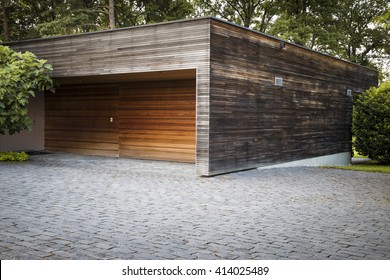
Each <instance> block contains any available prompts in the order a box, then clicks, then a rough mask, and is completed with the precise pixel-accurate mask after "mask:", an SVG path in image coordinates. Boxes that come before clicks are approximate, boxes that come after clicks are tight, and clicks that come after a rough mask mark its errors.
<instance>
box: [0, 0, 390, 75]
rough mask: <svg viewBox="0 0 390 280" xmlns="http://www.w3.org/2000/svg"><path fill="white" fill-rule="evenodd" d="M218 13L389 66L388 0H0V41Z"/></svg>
mask: <svg viewBox="0 0 390 280" xmlns="http://www.w3.org/2000/svg"><path fill="white" fill-rule="evenodd" d="M199 16H215V17H219V18H222V19H226V20H228V21H231V22H234V23H237V24H240V25H244V26H246V27H250V28H253V29H255V30H258V31H261V32H265V33H268V34H270V35H274V36H277V37H280V38H283V39H285V40H287V41H290V42H293V43H296V44H299V45H303V46H306V47H309V48H312V49H315V50H317V51H321V52H325V53H328V54H330V55H333V56H337V57H340V58H343V59H346V60H349V61H352V62H355V63H358V64H361V65H365V66H369V67H372V68H376V69H379V70H380V71H381V79H382V80H383V79H389V71H390V66H389V64H390V62H389V61H390V1H389V0H214V1H206V0H143V1H142V0H34V1H31V0H0V40H1V41H4V42H6V41H15V40H24V39H31V38H40V37H47V36H56V35H64V34H75V33H83V32H90V31H98V30H104V29H112V28H120V27H127V26H134V25H141V24H147V23H156V22H163V21H170V20H177V19H185V18H192V17H199Z"/></svg>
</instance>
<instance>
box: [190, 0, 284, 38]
mask: <svg viewBox="0 0 390 280" xmlns="http://www.w3.org/2000/svg"><path fill="white" fill-rule="evenodd" d="M194 2H195V4H196V5H197V7H198V9H199V12H200V14H202V15H210V16H216V17H221V18H223V19H226V20H228V21H231V22H234V23H237V24H240V25H243V26H245V27H252V28H257V29H258V30H259V31H261V32H265V31H266V30H267V29H268V27H269V24H270V22H271V19H272V17H273V16H274V15H275V13H276V11H277V10H276V9H275V7H276V2H277V1H275V0H215V1H207V0H195V1H194Z"/></svg>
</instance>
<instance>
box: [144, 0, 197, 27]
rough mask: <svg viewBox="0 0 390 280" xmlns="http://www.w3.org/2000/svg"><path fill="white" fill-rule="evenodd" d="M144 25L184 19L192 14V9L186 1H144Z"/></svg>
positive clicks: (190, 4)
mask: <svg viewBox="0 0 390 280" xmlns="http://www.w3.org/2000/svg"><path fill="white" fill-rule="evenodd" d="M142 2H143V3H144V5H145V23H155V22H163V21H170V20H178V19H185V18H188V17H189V16H191V15H192V14H193V13H194V7H193V5H192V3H191V2H190V1H188V0H146V1H142Z"/></svg>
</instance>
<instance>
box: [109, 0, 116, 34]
mask: <svg viewBox="0 0 390 280" xmlns="http://www.w3.org/2000/svg"><path fill="white" fill-rule="evenodd" d="M108 18H109V27H110V29H114V28H115V4H114V0H109V1H108Z"/></svg>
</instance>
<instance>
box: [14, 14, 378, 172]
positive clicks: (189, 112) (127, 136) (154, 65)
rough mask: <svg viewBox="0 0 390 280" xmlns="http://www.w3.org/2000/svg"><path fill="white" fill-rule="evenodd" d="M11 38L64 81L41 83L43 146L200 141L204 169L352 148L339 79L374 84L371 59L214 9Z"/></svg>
mask: <svg viewBox="0 0 390 280" xmlns="http://www.w3.org/2000/svg"><path fill="white" fill-rule="evenodd" d="M10 45H11V47H13V48H14V49H16V50H21V51H23V50H29V51H32V52H34V53H36V54H37V55H38V57H40V58H44V59H47V60H48V62H49V63H51V64H52V65H53V67H54V72H53V77H54V78H56V79H58V81H59V82H60V83H61V84H62V85H64V88H67V90H66V94H65V92H61V89H59V93H58V94H57V93H56V94H55V95H53V96H56V97H52V96H50V95H47V96H48V98H47V99H48V103H47V104H46V110H47V118H46V126H47V127H46V146H47V148H53V149H63V150H66V151H72V152H80V153H85V154H88V153H89V154H96V153H97V154H99V153H101V154H105V155H111V156H119V155H121V156H132V157H133V156H134V157H143V158H154V159H156V158H157V159H158V158H161V159H168V160H184V161H191V162H193V161H194V149H196V157H195V160H196V170H197V174H198V175H204V176H210V175H216V174H221V173H225V172H231V171H237V170H243V169H248V168H253V167H259V166H263V165H269V164H276V163H281V162H286V161H293V160H299V159H304V158H310V157H316V156H322V155H329V154H334V153H341V152H346V151H350V149H351V145H350V140H351V135H350V127H351V112H352V102H353V101H352V99H351V98H350V97H348V96H347V95H346V91H347V89H351V90H352V91H354V92H361V91H363V90H365V89H366V88H368V87H369V86H373V85H376V84H377V72H375V71H372V70H370V69H368V68H364V67H360V66H357V65H354V64H352V63H349V62H346V61H342V60H339V59H335V58H332V57H330V56H327V55H323V54H320V53H317V52H314V51H310V50H308V49H305V48H302V47H298V46H295V45H292V44H289V43H285V47H284V48H281V47H280V40H278V39H276V38H272V37H270V36H266V35H264V34H261V33H258V32H254V31H251V30H248V29H246V28H242V27H239V26H236V25H233V24H229V23H226V22H224V21H221V20H218V19H214V18H203V19H193V20H185V21H178V22H171V23H162V24H155V25H147V26H137V27H132V28H124V29H118V30H112V31H104V32H95V33H90V34H81V35H75V36H64V37H57V38H47V39H41V40H31V41H25V42H17V43H11V44H10ZM194 77H195V82H194ZM275 77H281V78H282V79H283V86H282V87H279V86H275V85H274V79H275ZM172 80H176V81H178V82H177V85H176V84H175V83H174V84H173V85H172V84H171V85H168V84H166V83H167V82H169V81H172ZM185 81H187V82H188V81H191V83H192V84H191V86H189V85H183V84H181V83H186V82H185ZM129 83H132V84H133V85H132V86H133V88H131V86H130V87H129ZM155 83H156V84H155ZM158 83H159V84H160V85H161V86H158V87H157V86H156V85H157V84H158ZM164 83H165V84H164ZM125 84H127V85H125ZM70 88H72V90H71V91H69V89H70ZM95 89H96V92H95ZM194 90H195V91H196V94H195V95H194V94H193V91H194ZM190 92H191V94H190ZM95 94H96V98H95V97H94V96H95ZM56 99H58V100H56ZM57 101H61V102H57ZM113 108H115V110H116V112H115V113H114V112H113V111H112V110H113ZM111 115H114V116H115V120H118V121H114V123H107V118H108V116H111ZM194 119H195V122H194ZM125 131H127V132H125ZM194 139H195V144H194ZM179 151H180V152H179ZM170 157H171V158H170Z"/></svg>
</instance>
